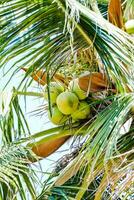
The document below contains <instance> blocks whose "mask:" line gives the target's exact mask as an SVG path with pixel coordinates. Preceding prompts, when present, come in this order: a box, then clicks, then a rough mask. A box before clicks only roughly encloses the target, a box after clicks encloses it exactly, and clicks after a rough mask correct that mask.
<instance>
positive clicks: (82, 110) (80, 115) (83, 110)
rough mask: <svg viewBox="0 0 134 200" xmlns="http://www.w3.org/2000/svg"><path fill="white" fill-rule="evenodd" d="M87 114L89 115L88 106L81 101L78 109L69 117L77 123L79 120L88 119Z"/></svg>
mask: <svg viewBox="0 0 134 200" xmlns="http://www.w3.org/2000/svg"><path fill="white" fill-rule="evenodd" d="M89 114H90V105H89V104H88V103H87V102H85V101H82V102H80V104H79V106H78V109H77V110H76V111H75V112H74V113H73V114H72V115H71V117H72V120H74V121H78V120H81V119H86V118H88V117H89Z"/></svg>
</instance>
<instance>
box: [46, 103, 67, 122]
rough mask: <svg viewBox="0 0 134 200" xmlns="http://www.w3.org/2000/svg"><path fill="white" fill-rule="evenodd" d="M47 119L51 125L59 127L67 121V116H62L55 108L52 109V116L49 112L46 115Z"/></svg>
mask: <svg viewBox="0 0 134 200" xmlns="http://www.w3.org/2000/svg"><path fill="white" fill-rule="evenodd" d="M48 117H49V119H50V121H51V122H52V123H53V124H56V125H60V124H64V123H65V121H67V116H65V115H63V114H62V113H61V112H60V111H59V109H58V107H57V106H54V107H52V116H51V115H50V112H49V113H48Z"/></svg>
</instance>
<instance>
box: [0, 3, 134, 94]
mask: <svg viewBox="0 0 134 200" xmlns="http://www.w3.org/2000/svg"><path fill="white" fill-rule="evenodd" d="M41 2H42V1H41ZM65 3H67V5H68V6H66V5H65ZM20 5H21V6H22V8H21V7H20ZM24 7H25V9H24ZM74 7H75V12H74V13H73V12H71V10H73V8H74ZM20 8H21V9H20ZM9 10H12V12H9ZM57 10H58V12H57ZM17 13H18V15H17ZM76 13H77V15H78V16H75V14H76ZM13 14H14V15H15V17H14V15H13ZM0 15H1V19H2V21H3V23H4V21H5V20H6V21H7V22H8V21H10V22H11V21H12V24H9V26H7V24H4V25H2V28H1V38H2V40H1V59H0V61H1V67H3V66H4V65H5V64H6V63H7V62H8V61H9V60H13V59H15V58H17V61H16V62H15V63H14V64H13V66H14V65H16V66H22V65H23V66H24V67H30V69H31V70H30V71H29V73H30V72H31V71H33V70H36V69H45V70H46V71H47V72H49V76H50V77H48V79H47V80H48V81H49V79H51V76H53V74H54V73H55V71H56V70H58V69H59V68H60V67H61V66H63V65H64V63H65V61H66V59H68V57H70V55H72V50H71V48H70V42H71V43H72V44H71V46H72V45H73V46H72V47H73V51H74V52H77V50H78V49H79V48H83V49H84V48H89V47H90V45H93V46H94V47H95V48H96V50H97V52H98V54H99V56H100V58H101V61H102V63H103V65H104V70H105V71H106V72H107V73H108V75H110V77H111V78H112V79H113V80H114V81H115V82H116V84H117V87H118V88H119V89H120V90H122V88H125V86H124V85H126V83H127V84H129V85H131V87H133V81H132V78H131V77H130V74H132V72H133V39H132V38H131V37H130V36H128V35H127V34H126V33H125V32H123V31H121V30H120V29H118V28H116V27H115V26H113V25H112V24H110V23H109V22H108V21H106V20H105V19H103V18H102V17H100V15H98V14H96V13H95V12H93V11H91V10H90V9H89V8H87V7H86V6H84V5H82V4H80V3H79V2H78V1H70V0H68V1H60V0H58V1H55V2H53V3H52V1H47V2H45V3H38V2H36V3H35V2H30V4H28V5H27V3H26V2H25V1H22V0H21V1H16V2H15V3H14V1H10V4H7V3H5V4H3V5H2V6H1V11H0ZM12 15H13V17H12ZM72 15H73V16H72ZM25 16H26V17H25ZM66 19H67V21H66ZM6 21H5V23H6ZM65 21H66V22H67V23H66V22H65ZM64 22H65V23H64ZM1 23H2V22H1ZM65 24H66V25H67V29H66V26H65ZM73 24H74V25H73ZM71 26H72V30H71ZM69 27H70V28H69ZM73 29H74V30H73ZM63 30H66V31H64V32H63ZM70 31H71V32H72V33H71V32H70ZM70 34H71V36H70ZM20 56H21V57H22V58H20ZM124 75H125V76H124ZM124 79H125V80H124Z"/></svg>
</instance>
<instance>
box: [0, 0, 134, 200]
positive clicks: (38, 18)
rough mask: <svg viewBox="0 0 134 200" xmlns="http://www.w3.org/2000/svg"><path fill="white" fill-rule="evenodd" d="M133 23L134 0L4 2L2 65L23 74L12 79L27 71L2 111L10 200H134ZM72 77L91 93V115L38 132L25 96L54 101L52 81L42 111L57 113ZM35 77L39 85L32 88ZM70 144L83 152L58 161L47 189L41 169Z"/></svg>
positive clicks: (0, 169) (0, 187) (0, 158)
mask: <svg viewBox="0 0 134 200" xmlns="http://www.w3.org/2000/svg"><path fill="white" fill-rule="evenodd" d="M128 8H129V9H128ZM124 18H125V19H124ZM132 18H134V1H133V0H124V1H120V0H98V1H97V0H90V1H88V0H54V1H53V0H47V1H43V0H27V1H26V0H10V1H9V0H2V1H1V3H0V26H1V29H0V67H1V69H4V70H5V74H6V73H8V72H11V71H13V74H12V76H11V77H10V81H11V79H13V78H14V75H15V74H16V73H17V72H18V71H22V70H23V71H25V72H26V73H25V75H24V77H23V79H22V80H21V81H20V84H19V86H18V87H17V88H13V91H12V95H11V97H10V100H9V104H8V110H7V111H5V104H4V102H3V103H2V106H1V110H2V112H1V115H0V129H1V135H2V137H1V141H0V144H1V152H0V199H1V200H11V199H14V200H18V199H21V200H28V199H38V200H43V199H59V200H61V199H63V200H64V199H70V200H71V199H77V200H80V199H83V200H86V199H88V200H90V199H95V200H99V199H105V200H106V199H127V198H128V197H130V198H133V196H132V195H133V190H134V188H133V178H134V162H133V158H134V154H133V143H134V132H133V129H134V124H133V113H134V111H133V105H134V95H133V90H134V81H133V74H134V70H133V68H134V64H133V63H134V55H133V53H134V38H133V35H130V34H128V33H126V32H125V26H124V23H125V22H124V20H129V19H132ZM9 61H10V62H12V66H11V67H10V68H8V67H7V66H8V62H9ZM85 72H86V73H85ZM31 77H32V78H31ZM72 79H77V80H78V85H79V88H80V89H81V90H82V91H84V92H85V93H86V95H87V98H86V102H87V103H88V105H90V116H89V117H87V119H83V120H79V121H76V122H73V121H72V120H71V118H70V116H69V117H68V120H67V121H66V122H65V123H64V124H62V125H57V126H55V127H53V128H50V129H46V130H43V131H42V132H38V133H36V134H31V132H30V128H29V125H28V122H27V120H26V118H25V116H24V111H23V110H22V108H21V105H20V102H19V96H21V95H23V96H25V99H26V98H28V97H29V96H35V97H38V98H44V93H43V92H42V91H43V90H44V89H43V88H44V85H46V90H47V95H48V104H47V105H46V106H45V111H44V110H42V108H41V109H40V112H45V113H47V112H48V110H49V112H50V116H52V109H53V106H52V99H51V95H50V93H51V91H50V89H51V82H54V81H58V82H60V83H61V84H62V85H63V86H64V88H66V89H67V88H68V84H69V82H70V80H72ZM33 80H35V81H37V82H38V89H37V90H36V91H34V92H33V91H32V92H31V91H29V86H30V85H31V84H32V82H33ZM10 81H9V82H10ZM40 88H41V90H40ZM128 124H129V125H128ZM69 138H72V140H73V144H75V146H76V147H75V148H74V147H73V148H72V153H71V154H67V155H65V156H64V157H63V158H61V160H58V161H57V162H56V165H55V169H54V171H53V172H52V173H51V175H50V176H49V177H48V179H46V181H45V182H43V183H41V184H43V188H42V191H41V192H40V193H39V191H37V189H36V184H38V176H37V174H36V172H35V171H34V170H33V168H32V167H31V163H32V162H39V160H40V159H42V158H44V157H47V156H48V155H50V154H52V153H54V152H55V150H57V149H58V148H59V147H60V146H61V145H62V144H64V143H65V142H66V141H67V140H69ZM26 142H27V143H28V144H27V145H26ZM35 183H36V184H35ZM123 195H124V197H123Z"/></svg>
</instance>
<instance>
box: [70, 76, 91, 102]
mask: <svg viewBox="0 0 134 200" xmlns="http://www.w3.org/2000/svg"><path fill="white" fill-rule="evenodd" d="M78 81H79V80H78V78H77V79H74V80H72V81H70V83H69V86H68V87H69V90H71V91H72V92H74V93H75V94H76V95H77V97H78V98H79V99H80V100H84V99H86V98H87V95H86V92H85V91H84V90H82V89H81V88H80V86H79V82H78Z"/></svg>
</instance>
